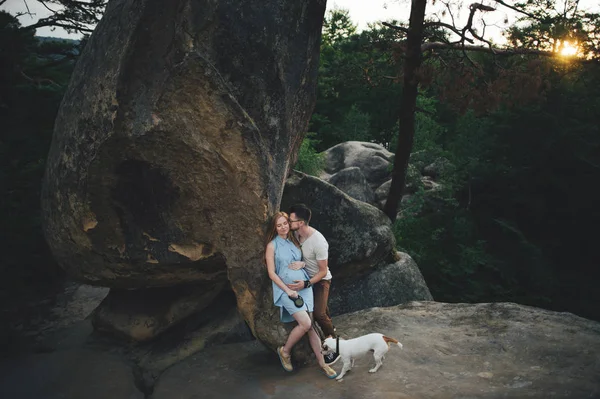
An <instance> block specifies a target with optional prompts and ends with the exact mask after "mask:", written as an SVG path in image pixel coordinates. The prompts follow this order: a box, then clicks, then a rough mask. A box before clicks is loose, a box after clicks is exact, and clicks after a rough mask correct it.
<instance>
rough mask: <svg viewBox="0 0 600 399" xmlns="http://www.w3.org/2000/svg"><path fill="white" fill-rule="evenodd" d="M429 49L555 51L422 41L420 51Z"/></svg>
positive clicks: (504, 52)
mask: <svg viewBox="0 0 600 399" xmlns="http://www.w3.org/2000/svg"><path fill="white" fill-rule="evenodd" d="M431 50H466V51H476V52H480V53H491V54H496V55H517V54H524V55H541V56H544V57H554V56H556V55H557V53H555V52H552V51H543V50H535V49H527V48H506V49H502V48H498V47H485V46H473V45H468V44H452V43H443V42H429V43H423V44H422V45H421V51H423V52H426V51H431Z"/></svg>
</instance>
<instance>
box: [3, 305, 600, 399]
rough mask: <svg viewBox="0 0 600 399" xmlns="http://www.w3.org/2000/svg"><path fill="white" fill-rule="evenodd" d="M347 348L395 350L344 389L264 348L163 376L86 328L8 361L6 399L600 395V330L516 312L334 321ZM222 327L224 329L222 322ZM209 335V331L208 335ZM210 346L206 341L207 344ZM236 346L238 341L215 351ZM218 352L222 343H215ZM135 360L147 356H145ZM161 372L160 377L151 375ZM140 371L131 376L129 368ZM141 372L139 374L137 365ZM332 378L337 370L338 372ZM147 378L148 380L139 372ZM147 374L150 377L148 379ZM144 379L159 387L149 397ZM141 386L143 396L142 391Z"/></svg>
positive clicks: (367, 361)
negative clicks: (380, 343)
mask: <svg viewBox="0 0 600 399" xmlns="http://www.w3.org/2000/svg"><path fill="white" fill-rule="evenodd" d="M333 321H334V323H335V325H336V327H337V328H338V331H339V332H340V334H341V335H342V337H345V338H352V337H356V336H360V335H363V334H366V333H370V332H374V331H377V332H381V333H384V334H386V335H389V336H391V337H394V338H397V339H398V340H400V342H402V343H403V344H404V349H403V350H400V349H399V348H391V349H390V352H389V353H388V354H387V356H386V358H385V361H384V364H383V366H382V367H381V369H380V370H379V371H378V372H377V373H375V374H370V373H368V369H369V368H370V366H371V365H372V362H373V360H372V356H371V355H366V356H365V357H359V358H358V359H356V362H355V366H354V368H353V370H352V371H350V373H349V374H347V376H346V377H344V380H343V381H342V382H336V381H332V380H328V379H326V378H325V376H324V375H323V374H321V373H320V372H319V371H318V369H317V367H316V365H315V364H314V363H311V364H309V365H305V366H302V365H299V364H298V362H296V360H294V363H295V366H297V367H296V370H295V371H294V372H292V373H287V372H285V371H284V370H283V369H282V368H281V365H280V364H279V360H278V359H277V356H276V354H275V353H274V351H272V350H269V349H266V348H265V347H264V345H262V344H261V343H260V342H259V341H252V342H244V343H230V344H224V345H212V346H211V345H210V344H209V345H208V346H207V347H206V348H205V349H204V350H203V351H201V352H197V353H194V352H193V351H194V349H193V348H192V347H190V348H188V349H189V350H190V351H191V356H188V357H187V358H186V359H185V360H183V361H181V362H179V363H177V364H174V365H173V363H170V364H171V365H172V366H171V367H169V368H166V367H165V368H166V371H164V372H163V373H162V374H161V371H163V370H164V369H165V368H162V369H160V367H164V366H165V365H166V364H168V362H167V358H165V357H164V355H165V352H162V351H160V350H159V348H158V347H154V349H153V350H148V349H146V351H145V356H146V357H144V358H142V357H140V358H138V359H134V362H131V361H130V360H127V357H126V356H123V355H121V354H119V353H118V351H117V350H116V349H115V347H110V346H109V347H107V346H106V343H103V341H95V340H94V336H95V335H94V334H92V335H90V334H91V327H90V326H89V322H88V323H87V325H86V324H85V323H86V322H85V321H83V322H82V323H84V324H75V325H73V324H70V325H69V327H68V328H66V329H64V330H63V331H62V332H61V333H60V334H57V338H56V340H57V341H58V342H57V343H55V344H53V345H49V347H52V348H53V349H52V350H51V351H47V352H46V353H37V354H33V353H30V354H23V355H14V356H11V357H1V358H0V397H2V398H10V399H38V398H48V399H59V398H63V399H65V398H66V399H71V398H73V399H75V398H92V399H93V398H119V399H120V398H127V399H130V398H131V399H135V398H144V397H145V398H150V399H167V398H168V399H177V398H229V397H240V398H251V399H254V398H256V399H259V398H260V399H262V398H289V397H302V398H307V399H313V398H314V399H316V398H323V397H325V398H336V399H342V398H343V399H363V398H374V399H380V398H381V399H388V398H432V399H438V398H439V399H447V398H472V399H496V398H498V399H500V398H536V399H546V398H561V399H584V398H586V399H589V398H592V399H595V398H597V397H599V396H600V378H599V376H600V359H599V358H598V353H600V323H598V322H595V321H591V320H586V319H583V318H580V317H577V316H575V315H573V314H570V313H558V312H552V311H546V310H543V309H537V308H532V307H528V306H522V305H517V304H512V303H495V304H447V303H436V302H412V303H409V304H404V305H400V306H393V307H387V308H373V309H368V310H363V311H360V312H355V313H350V314H346V315H342V316H337V317H334V319H333ZM219 325H220V326H223V325H225V323H219ZM207 328H210V326H207ZM204 342H207V341H204ZM219 342H232V341H219ZM214 343H218V342H214ZM138 354H141V350H140V352H139V353H138ZM153 361H154V363H156V364H157V366H156V367H155V368H145V367H147V366H148V365H151V364H153ZM132 364H133V365H134V367H133V368H132V367H131V365H132ZM136 364H137V366H136ZM333 367H334V369H336V370H337V371H339V370H340V369H341V364H340V363H337V364H335V365H334V366H333ZM139 368H145V370H146V371H140V369H139ZM145 374H148V376H144V375H145ZM145 379H147V381H148V382H151V383H152V385H148V386H145V385H144V380H145ZM136 387H137V389H136ZM142 391H143V392H144V393H142Z"/></svg>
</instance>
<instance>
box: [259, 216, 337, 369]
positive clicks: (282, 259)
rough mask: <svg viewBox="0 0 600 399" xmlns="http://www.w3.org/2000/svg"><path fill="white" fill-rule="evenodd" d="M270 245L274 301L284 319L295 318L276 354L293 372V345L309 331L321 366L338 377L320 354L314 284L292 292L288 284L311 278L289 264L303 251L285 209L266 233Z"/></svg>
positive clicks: (268, 256)
mask: <svg viewBox="0 0 600 399" xmlns="http://www.w3.org/2000/svg"><path fill="white" fill-rule="evenodd" d="M266 242H267V248H266V250H265V261H266V264H267V271H268V272H269V277H270V278H271V280H272V281H273V302H274V303H275V305H276V306H279V307H280V309H281V310H280V317H281V321H283V322H284V323H285V322H291V321H294V320H295V321H296V322H298V325H297V326H296V327H294V329H293V330H292V332H290V335H289V337H288V339H287V341H286V343H285V345H283V346H280V347H279V348H277V354H278V355H279V360H280V361H281V365H282V366H283V368H284V369H285V370H286V371H293V370H294V367H293V366H292V359H291V353H292V348H293V346H294V345H295V344H296V342H298V341H299V340H300V338H302V337H303V336H304V335H305V334H306V333H308V339H309V342H310V346H311V348H312V350H313V352H314V353H315V356H316V357H317V362H318V363H319V366H320V367H321V369H322V370H323V372H324V373H325V375H326V376H327V377H328V378H335V377H337V373H336V372H335V370H333V369H332V368H331V367H329V366H328V365H326V364H325V361H324V359H323V354H322V353H321V339H320V338H319V335H318V334H317V332H316V331H315V329H314V328H311V327H312V322H313V321H312V311H313V291H312V287H308V288H303V289H301V290H300V291H293V290H291V289H289V288H288V286H287V284H291V283H293V282H294V281H305V280H308V279H309V278H308V275H307V274H306V271H305V270H304V269H303V268H301V269H298V270H294V269H292V268H290V267H289V265H290V264H292V263H294V262H299V261H301V258H302V252H301V251H300V248H299V247H300V245H299V244H298V243H297V242H296V241H295V238H294V237H293V234H291V231H290V225H289V217H288V215H287V213H285V212H277V213H276V214H275V215H274V216H273V219H272V220H271V224H270V227H269V231H268V233H267V240H266Z"/></svg>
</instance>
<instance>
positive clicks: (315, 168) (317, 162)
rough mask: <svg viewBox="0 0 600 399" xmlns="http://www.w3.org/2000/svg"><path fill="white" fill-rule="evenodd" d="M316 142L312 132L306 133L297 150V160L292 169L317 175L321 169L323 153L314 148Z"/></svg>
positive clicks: (323, 162) (322, 166) (323, 160)
mask: <svg viewBox="0 0 600 399" xmlns="http://www.w3.org/2000/svg"><path fill="white" fill-rule="evenodd" d="M317 143H318V142H317V140H315V139H314V133H308V134H307V135H306V138H305V139H304V140H303V141H302V145H301V146H300V150H299V151H298V161H297V162H296V165H295V166H294V169H296V170H299V171H300V172H304V173H306V174H307V175H311V176H318V175H319V174H320V173H321V172H322V171H323V168H324V166H325V159H324V157H323V154H319V153H317V151H316V150H315V145H316V144H317Z"/></svg>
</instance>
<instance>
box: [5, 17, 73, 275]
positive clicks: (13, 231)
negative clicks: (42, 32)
mask: <svg viewBox="0 0 600 399" xmlns="http://www.w3.org/2000/svg"><path fill="white" fill-rule="evenodd" d="M76 54H78V49H77V48H76V47H75V46H74V43H72V42H70V43H66V42H63V41H43V42H42V41H39V40H38V39H37V38H34V36H33V31H30V30H25V29H22V28H21V27H20V25H19V24H18V22H17V20H16V18H14V17H13V16H11V15H9V14H7V13H4V12H0V67H1V69H0V82H1V83H2V87H3V88H6V90H3V91H2V93H1V97H0V123H1V124H2V130H1V131H2V134H1V136H0V186H1V187H3V189H4V190H3V198H2V201H0V213H1V214H2V217H1V218H0V252H2V254H3V262H2V264H1V266H0V267H1V269H2V273H3V276H4V278H3V282H4V283H6V284H14V283H15V282H16V281H29V282H33V281H44V280H46V279H47V278H49V277H51V276H54V275H56V274H57V273H58V268H57V266H56V264H55V263H54V261H53V260H52V256H51V254H50V252H49V250H48V248H47V246H46V243H45V240H44V237H43V236H42V229H41V218H40V194H41V193H40V191H41V181H42V178H43V174H44V166H45V160H46V156H47V153H48V149H49V147H50V141H51V138H52V130H53V125H54V119H55V117H56V113H57V111H58V107H59V105H60V101H61V99H62V97H63V94H64V91H65V89H66V85H67V83H68V81H69V78H70V75H71V72H72V69H73V66H74V60H75V58H76Z"/></svg>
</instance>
